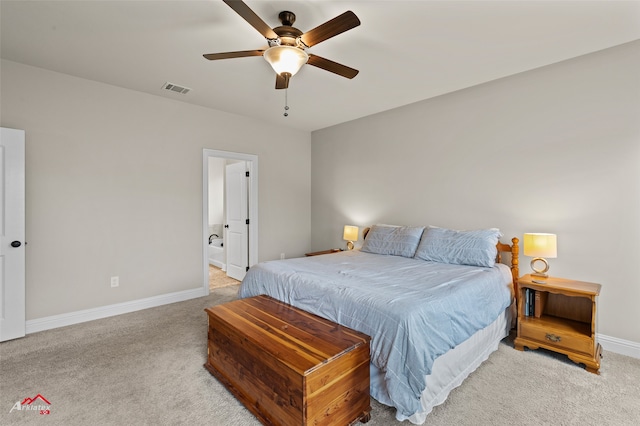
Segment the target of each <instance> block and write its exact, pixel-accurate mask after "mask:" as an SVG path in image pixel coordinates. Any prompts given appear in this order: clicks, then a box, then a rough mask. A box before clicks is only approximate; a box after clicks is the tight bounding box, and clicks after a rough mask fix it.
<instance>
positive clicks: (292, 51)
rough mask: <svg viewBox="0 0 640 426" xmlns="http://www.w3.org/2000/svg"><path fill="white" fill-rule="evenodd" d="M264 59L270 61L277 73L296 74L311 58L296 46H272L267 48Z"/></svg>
mask: <svg viewBox="0 0 640 426" xmlns="http://www.w3.org/2000/svg"><path fill="white" fill-rule="evenodd" d="M263 56H264V59H265V60H266V61H267V62H269V64H270V65H271V67H272V68H273V70H274V71H275V72H276V73H277V74H280V75H281V74H282V73H289V74H291V75H292V76H293V75H295V74H296V73H297V72H298V71H300V68H302V66H303V65H304V64H306V63H307V61H308V60H309V55H307V52H305V51H304V50H302V49H299V48H297V47H294V46H272V47H270V48H268V49H267V50H265V52H264V54H263Z"/></svg>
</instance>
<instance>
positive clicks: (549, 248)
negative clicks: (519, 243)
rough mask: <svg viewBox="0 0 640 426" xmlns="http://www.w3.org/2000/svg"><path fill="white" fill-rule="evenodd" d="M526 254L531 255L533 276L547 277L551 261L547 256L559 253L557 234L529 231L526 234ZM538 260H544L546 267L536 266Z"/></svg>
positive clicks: (552, 256)
mask: <svg viewBox="0 0 640 426" xmlns="http://www.w3.org/2000/svg"><path fill="white" fill-rule="evenodd" d="M524 255H525V256H531V257H533V258H534V259H533V260H532V261H531V269H532V270H533V271H534V272H533V274H531V275H533V276H535V277H541V278H547V277H548V275H547V271H548V270H549V263H548V262H547V260H546V259H545V258H551V259H552V258H556V257H557V255H558V248H557V241H556V234H544V233H529V234H524ZM536 262H542V264H543V265H544V268H541V269H538V268H536V265H535V264H536Z"/></svg>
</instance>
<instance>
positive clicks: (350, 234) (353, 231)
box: [342, 225, 358, 250]
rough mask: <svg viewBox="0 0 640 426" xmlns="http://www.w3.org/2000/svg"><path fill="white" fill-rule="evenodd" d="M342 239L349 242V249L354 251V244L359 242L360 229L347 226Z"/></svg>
mask: <svg viewBox="0 0 640 426" xmlns="http://www.w3.org/2000/svg"><path fill="white" fill-rule="evenodd" d="M342 239H343V240H345V241H346V242H347V249H349V250H353V242H354V241H358V227H357V226H351V225H345V227H344V232H343V233H342Z"/></svg>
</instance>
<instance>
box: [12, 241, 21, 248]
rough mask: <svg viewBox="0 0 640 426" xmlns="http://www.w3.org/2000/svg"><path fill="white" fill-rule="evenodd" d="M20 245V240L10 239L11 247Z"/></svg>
mask: <svg viewBox="0 0 640 426" xmlns="http://www.w3.org/2000/svg"><path fill="white" fill-rule="evenodd" d="M21 245H22V243H21V242H20V241H12V242H11V247H20V246H21Z"/></svg>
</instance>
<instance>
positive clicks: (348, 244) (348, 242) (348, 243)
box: [347, 241, 353, 250]
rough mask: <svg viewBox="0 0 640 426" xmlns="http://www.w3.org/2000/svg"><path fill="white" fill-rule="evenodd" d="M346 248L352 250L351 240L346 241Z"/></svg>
mask: <svg viewBox="0 0 640 426" xmlns="http://www.w3.org/2000/svg"><path fill="white" fill-rule="evenodd" d="M347 250H353V241H347Z"/></svg>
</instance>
